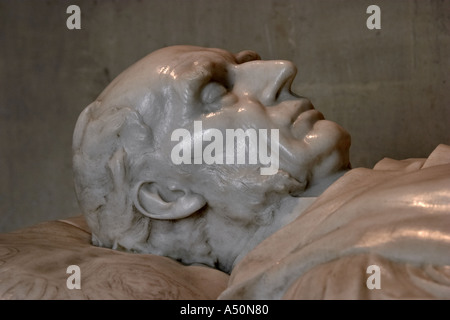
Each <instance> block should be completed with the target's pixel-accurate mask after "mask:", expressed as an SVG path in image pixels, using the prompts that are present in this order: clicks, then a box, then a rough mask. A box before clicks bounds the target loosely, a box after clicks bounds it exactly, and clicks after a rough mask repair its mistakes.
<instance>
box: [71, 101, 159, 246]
mask: <svg viewBox="0 0 450 320" xmlns="http://www.w3.org/2000/svg"><path fill="white" fill-rule="evenodd" d="M152 140H153V138H152V132H151V130H150V128H149V127H148V126H147V125H145V123H144V121H143V120H142V117H141V115H140V114H139V113H138V112H137V111H135V110H134V109H133V108H130V107H128V106H118V107H111V106H105V105H104V104H102V103H101V102H100V101H95V102H93V103H91V104H90V105H89V106H88V107H86V108H85V110H84V111H83V112H82V113H81V114H80V116H79V118H78V121H77V124H76V126H75V130H74V136H73V168H74V182H75V192H76V196H77V199H78V202H79V205H80V207H81V210H82V212H83V213H84V215H85V217H86V219H87V222H88V224H89V226H90V227H91V229H92V242H93V243H94V244H95V245H98V246H106V247H112V248H118V247H120V246H122V247H125V248H130V247H131V246H132V245H134V243H135V242H139V239H140V240H142V241H145V239H146V238H147V236H148V233H149V230H150V225H149V223H150V220H149V219H148V218H147V217H145V216H143V215H141V214H140V213H139V212H137V210H136V209H135V208H134V206H133V203H132V200H131V199H132V197H131V196H130V191H131V186H132V182H133V181H131V180H132V179H133V177H135V176H136V175H135V172H134V171H136V170H139V168H140V167H141V165H142V164H138V163H133V164H131V163H130V162H133V161H135V159H138V158H140V157H136V155H137V154H139V153H143V152H149V147H150V146H152V145H153V144H152ZM125 141H126V143H124V142H125ZM102 226H108V230H101V228H102ZM97 235H101V237H102V238H101V239H99V238H98V236H97ZM127 235H133V239H129V238H128V237H129V236H127Z"/></svg>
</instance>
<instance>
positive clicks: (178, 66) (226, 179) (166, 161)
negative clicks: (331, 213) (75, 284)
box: [74, 46, 350, 270]
mask: <svg viewBox="0 0 450 320" xmlns="http://www.w3.org/2000/svg"><path fill="white" fill-rule="evenodd" d="M295 75H296V68H295V66H294V65H293V64H292V63H291V62H288V61H263V60H260V58H259V56H258V54H256V53H255V52H252V51H243V52H240V53H238V54H232V53H229V52H227V51H224V50H220V49H209V48H201V47H192V46H174V47H168V48H164V49H161V50H158V51H155V52H154V53H152V54H150V55H149V56H147V57H145V58H143V59H141V60H140V61H138V62H137V63H136V64H134V65H133V66H131V67H130V68H128V69H127V70H125V71H124V72H123V73H122V74H120V75H119V76H118V77H117V78H116V79H115V80H114V81H113V82H112V83H111V84H110V85H109V86H108V87H107V88H106V89H105V90H104V91H103V92H102V93H101V94H100V96H99V97H98V99H97V100H96V101H95V102H94V103H92V104H91V105H90V106H89V107H87V108H86V109H85V111H83V113H82V114H81V115H80V119H79V120H78V123H77V127H76V129H75V133H74V172H75V181H76V183H75V185H76V190H77V195H78V198H79V201H80V204H81V207H82V208H83V210H84V212H85V214H86V216H87V217H88V223H89V224H90V226H91V228H92V229H93V236H94V240H95V241H94V242H96V243H97V244H100V245H105V246H112V247H115V246H116V247H117V246H119V245H120V246H122V247H125V248H127V249H130V250H137V251H143V252H150V253H156V254H162V255H168V256H171V257H174V258H176V259H181V260H182V261H185V262H202V261H203V262H204V263H207V264H208V263H209V264H211V263H214V262H205V261H219V264H220V265H222V266H223V268H224V269H225V270H229V269H230V267H231V263H232V262H233V261H234V259H235V257H236V252H238V251H239V248H240V245H239V244H238V243H235V241H236V239H239V241H244V242H245V238H246V237H250V235H251V234H252V232H256V230H257V229H258V227H259V226H261V225H264V226H267V225H270V223H271V221H273V219H274V215H275V214H276V213H275V212H276V211H277V209H276V207H277V206H278V205H279V203H280V201H281V199H283V197H290V196H301V194H302V192H303V191H304V190H305V189H307V188H308V187H309V186H311V185H314V184H316V183H320V181H321V180H323V179H326V178H327V177H328V176H330V175H332V174H334V173H336V172H337V171H340V170H342V169H346V168H348V167H349V157H348V151H349V146H350V137H349V134H348V133H347V132H346V131H345V130H344V129H342V128H341V127H340V126H339V125H337V124H336V123H334V122H331V121H327V120H324V118H323V115H322V114H321V113H320V112H318V111H317V110H315V109H314V108H313V106H312V104H311V103H310V101H309V100H308V99H306V98H303V97H300V96H297V95H295V94H294V93H292V92H291V84H292V81H293V79H294V77H295ZM199 123H200V124H201V130H198V128H199V126H198V124H199ZM196 125H197V127H196ZM196 129H197V131H196ZM239 129H242V130H245V132H253V133H255V135H256V137H257V140H255V141H253V142H254V145H253V147H254V148H252V147H250V140H252V139H251V138H250V136H249V138H248V139H247V140H240V142H239V141H238V140H236V144H235V145H233V146H232V147H231V148H230V149H227V148H226V147H224V149H223V150H222V151H221V152H223V153H228V154H224V155H223V158H222V159H223V162H222V163H219V162H215V163H208V160H205V159H204V157H203V156H205V155H207V153H204V151H205V150H209V155H210V156H211V155H214V156H215V157H216V158H215V159H216V160H217V159H219V158H218V153H220V152H219V150H218V149H214V152H211V143H212V142H213V141H214V142H217V139H218V138H219V137H221V138H223V139H224V140H222V141H220V143H218V144H216V145H215V146H218V145H224V146H225V145H227V143H229V142H230V141H229V140H227V139H226V138H227V132H228V131H229V130H232V131H234V132H236V131H237V130H239ZM180 130H182V131H181V132H185V133H186V132H187V133H189V135H188V138H187V139H181V141H180V139H179V138H180V136H175V138H174V133H176V132H180ZM252 130H253V131H252ZM261 130H263V131H261ZM264 130H265V131H264ZM264 132H265V133H266V137H267V138H268V139H269V136H270V148H268V142H267V141H266V140H264V139H262V138H261V137H263V136H264V134H262V133H264ZM208 134H209V136H208ZM253 137H254V136H253ZM273 137H275V138H276V139H273V140H272V138H273ZM225 140H226V141H225ZM232 140H233V139H232ZM261 141H263V143H262V144H261V143H260V142H261ZM234 142H235V140H233V143H234ZM247 143H248V144H247ZM264 143H265V145H264ZM243 144H244V145H243ZM186 145H187V147H186V148H184V146H186ZM262 146H265V147H266V149H267V150H268V152H266V153H267V154H266V155H268V154H269V153H270V155H271V156H273V155H275V156H276V161H275V162H276V165H275V166H272V169H274V170H273V172H271V173H269V174H267V173H266V174H262V170H261V168H263V167H266V168H267V162H265V163H263V161H262V160H261V158H260V157H259V156H261V154H263V152H262V150H263V149H262ZM275 146H276V148H275ZM177 147H178V148H179V149H176V148H177ZM208 147H209V149H208ZM241 147H242V148H241ZM174 148H175V149H176V150H178V151H180V150H181V149H182V150H183V155H185V153H189V155H188V156H187V157H185V158H184V159H189V160H192V161H187V162H184V163H181V164H177V163H175V162H174V158H173V155H174ZM199 150H200V151H199ZM230 150H234V151H235V153H238V150H241V151H242V150H243V152H244V153H245V154H244V155H245V159H246V160H245V161H243V162H239V161H237V157H236V158H234V159H236V161H235V162H233V161H230V162H228V161H226V159H227V157H228V156H229V153H230ZM178 151H177V152H175V154H179V152H178ZM205 152H206V151H205ZM255 154H257V155H258V156H255ZM199 155H200V157H201V158H202V159H199V158H198V156H199ZM219 156H220V154H219ZM252 156H253V157H254V158H253V159H256V160H255V161H254V162H252V161H250V158H251V157H252ZM209 160H211V159H209ZM271 160H273V161H274V160H275V158H271ZM205 208H206V209H207V210H206V212H207V214H205V210H204V209H205ZM199 212H201V213H199ZM143 216H147V217H148V218H150V220H148V218H144V219H143V218H142V217H143ZM187 217H191V218H192V219H191V220H190V221H194V220H195V221H197V222H192V224H193V225H191V227H186V224H185V227H183V229H182V230H183V231H181V232H180V231H177V232H173V233H171V234H170V235H167V236H164V237H158V236H155V238H154V239H151V240H149V239H150V238H149V234H154V235H156V234H158V232H160V234H168V233H170V232H169V231H168V230H169V229H171V228H172V225H171V224H165V225H164V226H163V223H162V222H161V223H159V224H158V223H156V222H155V223H154V222H150V221H154V220H156V221H169V222H170V223H172V222H173V221H181V220H186V219H185V218H187ZM198 221H201V223H200V222H198ZM186 223H188V222H186ZM149 224H152V227H151V228H150V227H149ZM199 225H201V226H202V229H201V230H202V231H199ZM158 228H159V229H160V231H158ZM190 228H195V229H196V230H197V231H196V232H195V233H192V232H191V231H189V230H188V229H190ZM150 229H151V231H150ZM180 234H181V235H180ZM175 238H176V239H175ZM188 238H189V239H188ZM194 238H195V239H194ZM169 239H170V240H169ZM156 243H159V244H158V245H156ZM192 243H207V244H208V246H209V247H208V246H200V245H196V246H193V245H191V244H192ZM183 246H185V247H189V248H191V249H186V248H182V247H183ZM192 248H196V249H195V250H198V251H201V250H203V251H202V252H199V253H198V255H197V258H196V253H195V252H193V251H195V250H194V249H192ZM200 248H204V249H200ZM230 250H232V251H233V250H234V251H236V252H234V253H230V252H229V251H230ZM211 252H214V254H212V253H211ZM201 257H207V258H205V259H203V258H201ZM202 259H203V260H202Z"/></svg>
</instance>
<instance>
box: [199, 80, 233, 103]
mask: <svg viewBox="0 0 450 320" xmlns="http://www.w3.org/2000/svg"><path fill="white" fill-rule="evenodd" d="M227 93H228V89H227V88H226V87H225V86H224V85H223V84H221V83H219V82H210V83H208V84H207V85H206V86H204V87H203V90H202V93H201V99H202V102H203V103H206V104H211V103H215V102H218V101H219V100H220V99H221V98H222V97H223V96H225V95H226V94H227Z"/></svg>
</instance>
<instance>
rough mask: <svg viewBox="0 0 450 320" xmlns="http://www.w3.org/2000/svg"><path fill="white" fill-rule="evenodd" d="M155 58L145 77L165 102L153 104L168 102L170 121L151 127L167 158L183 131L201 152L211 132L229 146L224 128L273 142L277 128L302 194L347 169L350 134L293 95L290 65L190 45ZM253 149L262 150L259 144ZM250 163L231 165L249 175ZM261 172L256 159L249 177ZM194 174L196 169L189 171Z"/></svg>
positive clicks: (286, 166)
mask: <svg viewBox="0 0 450 320" xmlns="http://www.w3.org/2000/svg"><path fill="white" fill-rule="evenodd" d="M152 60H153V61H152V62H153V65H152V66H153V67H152V69H151V70H150V71H151V72H149V74H148V75H147V77H148V78H149V79H151V78H155V79H157V80H158V86H159V88H160V90H159V91H160V92H163V96H161V97H159V98H156V100H158V99H159V100H163V101H164V102H159V103H158V104H159V105H164V108H163V110H164V112H165V115H164V116H163V119H164V120H162V119H161V118H158V117H155V119H157V121H158V122H159V123H156V121H155V122H154V123H153V125H151V127H154V126H158V127H159V128H160V129H159V130H153V132H154V134H155V135H157V136H158V140H159V141H160V148H161V149H160V150H161V151H163V152H164V153H165V154H166V155H170V154H171V152H172V150H173V148H174V146H175V145H176V144H177V143H178V140H177V141H175V142H174V141H172V139H171V137H172V133H173V132H174V130H176V129H179V128H185V129H186V130H188V131H189V132H190V133H191V134H192V141H191V146H192V149H193V148H194V145H195V144H197V145H202V146H203V149H202V150H204V148H205V146H206V145H208V142H206V141H205V134H206V133H207V132H208V131H210V130H211V129H217V130H219V131H220V132H221V133H222V136H223V137H224V141H223V144H224V145H225V144H226V143H228V142H229V141H225V140H226V130H227V129H228V130H232V129H234V130H236V129H239V128H240V129H243V130H248V129H251V130H252V129H254V130H255V131H254V132H256V133H258V132H259V131H258V130H260V129H266V130H267V137H268V138H269V136H270V133H271V132H272V131H271V130H273V129H277V130H278V133H279V139H278V140H279V141H278V142H279V150H278V151H279V166H278V169H279V172H280V173H283V174H287V175H289V176H290V177H291V178H293V179H294V180H296V182H298V184H299V185H298V186H297V187H298V189H299V190H298V191H303V189H304V188H305V187H307V186H308V185H310V184H312V183H315V182H316V181H318V180H320V179H321V178H324V177H326V176H328V175H330V174H332V173H333V172H336V171H337V170H340V169H343V168H348V166H349V157H348V150H349V146H350V137H349V135H348V133H347V132H346V131H345V130H344V129H343V128H341V127H340V126H339V125H337V124H336V123H334V122H331V121H327V120H324V117H323V115H322V114H321V113H320V112H319V111H317V110H316V109H314V107H313V106H312V104H311V102H310V101H309V100H308V99H306V98H304V97H300V96H298V95H296V94H294V93H292V92H291V84H292V81H293V80H294V77H295V75H296V72H297V70H296V68H295V66H294V65H293V64H292V63H291V62H289V61H263V60H260V58H259V56H258V55H257V54H256V53H254V52H252V51H244V52H241V53H238V54H236V55H234V54H231V53H229V52H227V51H224V50H219V49H209V48H199V47H188V46H178V47H169V48H165V49H162V50H160V51H158V52H156V53H155V54H154V55H153V59H152ZM147 99H148V98H147ZM148 100H151V99H148ZM143 101H145V100H143ZM148 112H150V113H153V114H154V113H155V109H153V108H150V109H149V111H148ZM148 118H149V119H151V118H152V116H151V115H149V116H148ZM150 121H151V120H150ZM194 121H201V127H202V130H203V141H202V136H201V135H195V134H194V125H193V124H194ZM212 140H213V139H211V138H210V141H212ZM202 142H203V143H202ZM247 142H248V140H247ZM256 147H257V151H261V149H260V148H259V149H258V145H256ZM224 149H225V148H224ZM269 150H270V149H269ZM252 151H255V150H254V149H253V150H252ZM252 151H250V153H251V152H252ZM224 152H225V150H224ZM246 152H247V154H246V157H247V158H246V159H249V154H248V153H249V148H248V146H247V149H246ZM269 153H270V152H269ZM200 154H201V152H200ZM226 156H227V155H224V161H223V162H224V163H225V157H226ZM192 157H194V150H193V151H192ZM167 160H168V161H170V159H167ZM197 160H198V159H197ZM202 160H203V161H202ZM172 162H173V161H172ZM200 162H201V164H204V162H205V161H204V159H201V160H200ZM194 163H195V160H194V159H192V162H191V165H192V166H195V164H194ZM246 164H247V165H246V166H242V165H237V164H236V162H235V163H234V166H235V167H240V168H243V167H245V168H246V173H247V174H249V170H250V168H251V167H252V166H251V165H250V164H248V161H247V162H246ZM225 165H226V164H223V166H225ZM230 165H233V164H230ZM218 166H219V165H216V167H218ZM184 167H185V168H187V166H184ZM260 167H262V165H261V163H260V162H259V159H258V163H257V164H256V165H255V166H253V168H254V169H253V171H252V172H254V173H255V174H258V175H260V172H259V171H258V170H256V169H255V168H260ZM187 170H190V169H187ZM195 171H198V170H196V169H192V172H195ZM294 188H295V187H294ZM291 191H292V190H291Z"/></svg>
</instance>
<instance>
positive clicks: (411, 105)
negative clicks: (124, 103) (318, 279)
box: [0, 0, 450, 232]
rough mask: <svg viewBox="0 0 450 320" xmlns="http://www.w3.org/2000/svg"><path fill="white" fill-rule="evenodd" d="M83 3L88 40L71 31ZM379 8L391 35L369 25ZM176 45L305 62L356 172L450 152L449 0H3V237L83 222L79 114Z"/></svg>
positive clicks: (304, 88)
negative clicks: (75, 174) (74, 160)
mask: <svg viewBox="0 0 450 320" xmlns="http://www.w3.org/2000/svg"><path fill="white" fill-rule="evenodd" d="M71 4H76V5H78V6H79V7H80V8H81V30H68V29H67V27H66V20H67V18H68V17H69V14H67V13H66V9H67V7H68V6H69V5H71ZM371 4H376V5H378V6H379V7H380V8H381V30H369V29H368V28H367V27H366V20H367V18H368V17H369V14H367V13H366V9H367V7H368V6H369V5H371ZM173 44H193V45H200V46H210V47H220V48H224V49H228V50H230V51H234V52H237V51H240V50H243V49H252V50H255V51H257V52H259V53H260V55H261V56H262V57H263V58H264V59H287V60H292V61H294V62H295V64H296V65H297V66H298V69H299V70H298V71H299V72H298V76H297V79H296V81H295V82H294V84H293V88H294V91H295V92H297V93H299V94H301V95H304V96H307V97H309V98H310V99H311V100H312V102H313V104H314V105H315V106H316V108H317V109H319V110H320V111H322V112H323V113H324V115H325V117H326V118H328V119H330V120H334V121H336V122H338V123H339V124H341V125H342V126H344V127H345V128H346V129H347V130H348V131H349V132H350V133H351V135H352V148H351V161H352V164H353V167H360V166H363V167H372V166H373V165H374V164H375V163H376V162H377V161H379V160H380V159H382V158H383V157H391V158H394V159H404V158H413V157H426V156H428V154H429V153H430V152H431V151H432V150H433V149H434V148H435V147H436V146H437V145H438V144H439V143H446V144H450V128H449V122H450V79H449V71H450V68H449V67H450V1H449V0H416V1H414V0H377V1H372V0H371V1H366V0H320V1H317V0H278V1H274V0H272V1H269V0H244V1H238V0H214V1H206V0H166V1H161V0H151V1H145V0H127V1H124V0H122V1H119V0H116V1H114V0H101V1H94V0H85V1H80V0H78V1H75V0H74V1H65V0H59V1H57V0H47V1H44V0H32V1H30V0H22V1H16V0H0V232H7V231H11V230H15V229H18V228H21V227H25V226H28V225H32V224H35V223H37V222H41V221H45V220H51V219H58V218H65V217H69V216H73V215H77V214H79V209H78V205H77V202H76V198H75V193H74V190H73V184H72V164H71V142H72V141H71V140H72V132H73V128H74V125H75V122H76V119H77V117H78V115H79V113H80V112H81V111H82V109H83V108H84V107H85V106H86V105H87V104H89V103H90V102H91V101H92V100H93V99H95V98H96V97H97V95H98V94H99V93H100V92H101V91H102V89H103V88H104V87H105V86H106V85H107V84H108V83H109V82H110V81H111V80H112V79H113V78H114V77H115V76H116V75H118V74H119V73H120V72H121V71H122V70H124V69H125V68H126V67H128V66H129V65H130V64H132V63H133V62H135V61H136V60H138V59H139V58H141V57H143V56H144V55H146V54H148V53H149V52H151V51H153V50H155V49H158V48H160V47H164V46H167V45H173Z"/></svg>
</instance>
